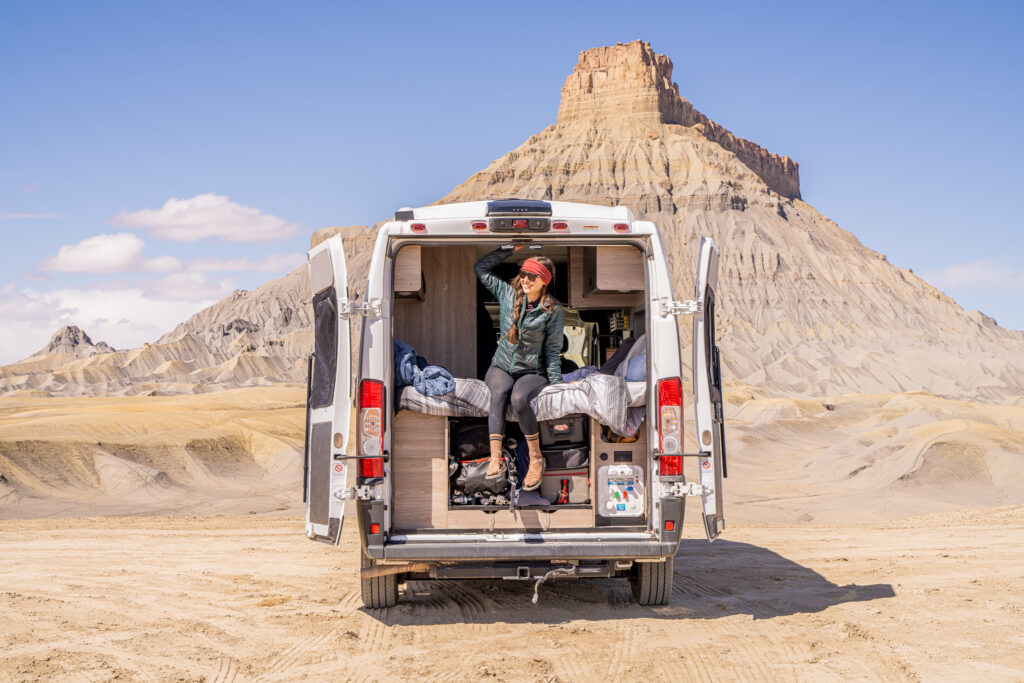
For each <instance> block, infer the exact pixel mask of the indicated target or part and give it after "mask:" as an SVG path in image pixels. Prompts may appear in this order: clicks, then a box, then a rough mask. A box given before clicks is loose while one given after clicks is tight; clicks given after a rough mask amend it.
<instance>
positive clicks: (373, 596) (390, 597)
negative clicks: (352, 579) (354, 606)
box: [359, 552, 398, 609]
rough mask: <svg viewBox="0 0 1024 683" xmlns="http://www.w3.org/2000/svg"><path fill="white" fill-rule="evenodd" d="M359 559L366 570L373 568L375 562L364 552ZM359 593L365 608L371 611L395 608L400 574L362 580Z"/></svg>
mask: <svg viewBox="0 0 1024 683" xmlns="http://www.w3.org/2000/svg"><path fill="white" fill-rule="evenodd" d="M359 557H360V559H361V560H362V562H360V566H361V567H363V568H364V569H365V568H366V567H372V566H373V560H371V559H370V558H369V557H367V556H366V555H364V554H363V553H362V552H360V553H359ZM359 592H360V593H361V594H362V597H363V606H364V607H369V608H370V609H378V608H381V607H394V606H395V605H396V604H398V574H387V575H385V576H371V577H370V578H368V579H360V580H359Z"/></svg>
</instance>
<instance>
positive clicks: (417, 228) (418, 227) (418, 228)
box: [409, 223, 427, 232]
mask: <svg viewBox="0 0 1024 683" xmlns="http://www.w3.org/2000/svg"><path fill="white" fill-rule="evenodd" d="M409 229H410V230H412V231H413V232H426V231H427V226H426V225H424V224H423V223H413V224H412V225H410V226H409Z"/></svg>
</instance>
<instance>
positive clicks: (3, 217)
mask: <svg viewBox="0 0 1024 683" xmlns="http://www.w3.org/2000/svg"><path fill="white" fill-rule="evenodd" d="M15 218H60V215H58V214H55V213H0V221H10V220H14V219H15Z"/></svg>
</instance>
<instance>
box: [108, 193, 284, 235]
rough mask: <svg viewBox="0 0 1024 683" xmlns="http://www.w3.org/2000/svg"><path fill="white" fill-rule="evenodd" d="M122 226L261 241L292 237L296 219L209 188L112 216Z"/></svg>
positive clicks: (166, 232) (170, 233)
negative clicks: (264, 211)
mask: <svg viewBox="0 0 1024 683" xmlns="http://www.w3.org/2000/svg"><path fill="white" fill-rule="evenodd" d="M110 222H111V224H113V225H116V226H118V227H123V228H141V229H145V230H146V231H148V233H149V234H150V235H152V236H153V237H158V238H160V239H166V240H172V241H175V242H196V241H198V240H201V239H206V238H209V237H215V238H217V239H219V240H221V241H224V242H260V241H264V240H273V239H281V238H284V237H290V236H291V235H293V234H294V233H295V232H296V231H297V230H298V229H299V225H298V224H296V223H288V222H287V221H285V220H284V219H283V218H278V217H277V216H273V215H271V214H267V213H263V212H262V211H260V210H259V209H257V208H254V207H251V206H242V205H241V204H236V203H235V202H232V201H231V200H230V199H229V198H227V197H225V196H222V195H217V194H213V193H212V192H208V193H206V194H200V195H196V196H195V197H192V198H190V199H177V198H175V197H172V198H171V199H168V200H167V201H166V202H165V203H164V205H163V206H162V207H160V208H159V209H142V210H141V211H122V212H121V213H119V214H117V215H116V216H114V217H113V218H111V219H110Z"/></svg>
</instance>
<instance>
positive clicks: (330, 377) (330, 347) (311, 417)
mask: <svg viewBox="0 0 1024 683" xmlns="http://www.w3.org/2000/svg"><path fill="white" fill-rule="evenodd" d="M308 264H309V283H310V289H311V290H312V293H313V318H314V327H313V330H314V352H313V361H312V363H311V366H310V373H309V388H308V400H307V403H306V454H305V458H306V460H305V476H306V482H305V486H306V488H305V490H306V536H308V537H309V538H311V539H314V540H318V541H325V542H328V543H333V544H335V545H337V543H338V541H339V539H340V538H341V524H342V520H343V518H344V509H345V501H344V498H343V496H344V493H345V485H346V482H347V481H348V460H347V458H346V455H347V453H348V441H349V434H348V431H349V419H350V413H351V410H352V397H351V395H350V393H349V392H350V389H349V387H350V386H351V381H350V379H351V372H352V365H351V363H352V353H351V348H350V346H351V343H350V341H349V322H348V306H349V300H348V280H347V274H346V269H345V250H344V249H343V248H342V243H341V236H340V235H335V236H334V237H331V238H330V239H328V240H325V241H323V242H321V243H320V244H318V245H316V246H315V247H313V248H312V249H310V251H309V255H308Z"/></svg>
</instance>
